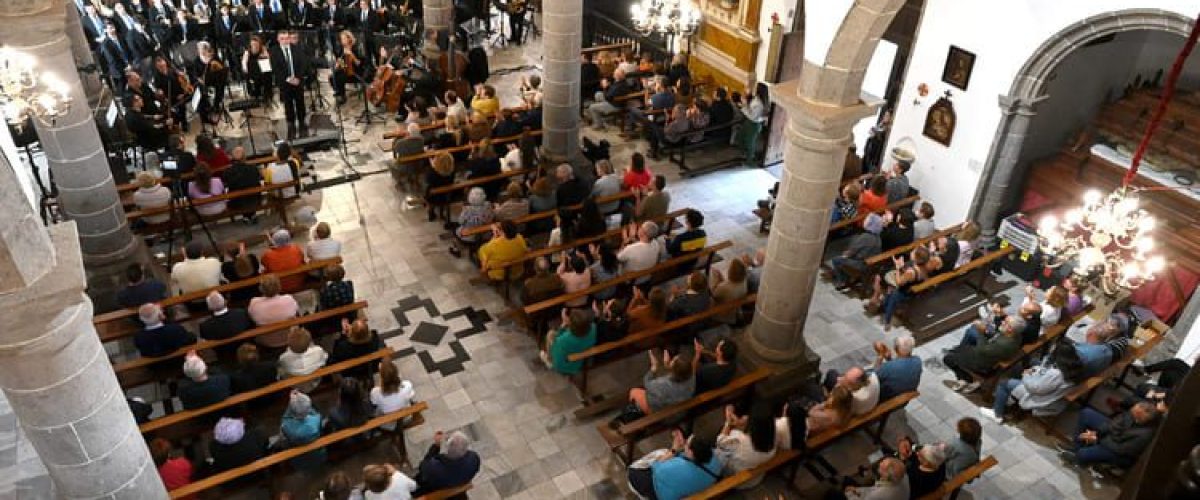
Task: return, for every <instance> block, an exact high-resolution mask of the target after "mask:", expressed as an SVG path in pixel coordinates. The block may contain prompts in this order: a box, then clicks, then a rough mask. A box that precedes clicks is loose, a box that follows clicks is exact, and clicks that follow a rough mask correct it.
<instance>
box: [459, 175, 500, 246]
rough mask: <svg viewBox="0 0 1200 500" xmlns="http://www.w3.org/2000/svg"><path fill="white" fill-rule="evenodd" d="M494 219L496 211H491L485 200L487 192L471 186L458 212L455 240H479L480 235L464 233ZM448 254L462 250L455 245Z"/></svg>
mask: <svg viewBox="0 0 1200 500" xmlns="http://www.w3.org/2000/svg"><path fill="white" fill-rule="evenodd" d="M494 220H496V213H495V212H494V211H492V205H491V204H490V203H488V201H487V194H486V193H484V191H483V188H479V187H473V188H471V190H470V191H469V192H468V193H467V203H466V204H465V205H463V208H462V211H461V212H459V214H458V228H457V229H455V230H454V235H455V240H456V241H458V242H462V243H475V242H477V241H479V240H480V238H481V237H480V235H477V234H476V235H469V236H468V235H464V234H463V233H464V232H465V231H466V230H468V229H473V228H476V227H479V226H486V225H488V224H491V223H492V221H494ZM450 254H451V255H454V256H455V257H459V256H461V255H462V252H461V251H460V250H459V249H458V247H457V246H451V247H450Z"/></svg>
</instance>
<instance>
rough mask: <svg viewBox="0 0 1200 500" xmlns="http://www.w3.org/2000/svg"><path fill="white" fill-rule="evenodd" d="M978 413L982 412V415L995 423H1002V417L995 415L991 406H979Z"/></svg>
mask: <svg viewBox="0 0 1200 500" xmlns="http://www.w3.org/2000/svg"><path fill="white" fill-rule="evenodd" d="M979 413H980V414H982V415H983V416H984V417H986V418H987V419H988V420H991V421H992V422H995V423H997V424H1003V423H1004V419H1003V418H1002V417H998V416H996V412H995V411H993V410H992V409H991V408H980V409H979Z"/></svg>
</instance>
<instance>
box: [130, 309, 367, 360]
mask: <svg viewBox="0 0 1200 500" xmlns="http://www.w3.org/2000/svg"><path fill="white" fill-rule="evenodd" d="M366 307H367V301H365V300H360V301H358V302H355V303H353V304H346V305H344V306H341V307H335V308H333V309H326V310H324V311H321V312H315V313H312V314H306V315H304V316H297V317H295V318H292V319H289V320H286V321H280V322H278V323H271V324H269V325H263V326H259V327H255V328H251V329H249V330H246V331H244V332H242V333H239V334H237V335H234V336H232V337H229V338H227V339H221V340H204V341H200V342H197V343H195V344H192V345H189V346H184V347H181V348H179V349H176V350H175V351H172V352H171V353H170V354H165V355H162V356H156V357H153V358H147V357H140V358H137V359H132V360H129V361H126V362H124V363H118V364H116V365H113V371H114V372H116V373H117V375H118V376H119V375H120V374H121V373H123V372H127V371H130V370H135V369H138V368H144V367H146V366H150V365H153V364H156V363H162V362H164V361H170V360H173V359H176V358H182V357H184V356H185V355H187V353H188V352H189V351H200V350H202V349H213V348H217V347H221V346H224V345H230V344H235V343H241V342H244V341H246V340H250V339H253V338H255V337H259V336H262V335H266V334H268V333H272V332H278V331H280V330H287V329H289V328H291V327H293V326H302V325H307V324H310V323H315V322H318V321H322V320H327V319H334V318H338V317H340V316H342V315H344V314H349V313H352V312H355V311H358V310H360V309H366Z"/></svg>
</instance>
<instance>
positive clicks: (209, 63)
mask: <svg viewBox="0 0 1200 500" xmlns="http://www.w3.org/2000/svg"><path fill="white" fill-rule="evenodd" d="M192 75H193V76H194V77H195V79H196V84H197V85H199V86H200V89H201V91H202V92H204V96H203V98H202V99H201V100H200V109H198V110H197V111H198V112H199V113H200V116H201V117H202V119H203V120H204V121H205V123H209V124H212V125H216V123H217V120H218V118H219V116H218V113H219V112H220V111H221V110H223V109H225V106H224V102H225V86H226V85H227V84H228V83H229V68H228V67H226V66H225V64H224V63H222V62H221V61H220V60H219V59H217V57H216V53H215V52H214V50H213V47H212V44H210V43H208V42H199V43H197V44H196V59H195V60H194V61H193V62H192Z"/></svg>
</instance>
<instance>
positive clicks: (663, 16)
mask: <svg viewBox="0 0 1200 500" xmlns="http://www.w3.org/2000/svg"><path fill="white" fill-rule="evenodd" d="M630 10H631V11H632V13H633V26H634V28H636V29H637V30H638V31H640V32H642V33H643V34H646V35H650V34H653V33H658V34H660V35H683V36H687V35H691V34H692V33H695V32H696V28H699V27H700V11H699V10H697V9H696V7H695V6H693V5H692V3H691V2H690V1H689V0H635V2H634V4H633V7H631V8H630Z"/></svg>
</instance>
